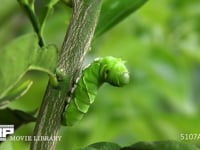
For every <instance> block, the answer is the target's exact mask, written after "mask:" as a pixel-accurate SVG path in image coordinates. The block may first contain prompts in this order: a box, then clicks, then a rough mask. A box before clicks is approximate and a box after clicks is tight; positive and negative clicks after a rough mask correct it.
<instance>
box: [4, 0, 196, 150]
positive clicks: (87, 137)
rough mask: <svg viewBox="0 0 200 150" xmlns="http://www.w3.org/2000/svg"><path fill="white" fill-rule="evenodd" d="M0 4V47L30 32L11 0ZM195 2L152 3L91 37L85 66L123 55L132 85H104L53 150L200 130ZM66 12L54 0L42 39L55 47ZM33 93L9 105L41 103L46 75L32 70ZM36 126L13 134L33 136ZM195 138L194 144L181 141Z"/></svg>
mask: <svg viewBox="0 0 200 150" xmlns="http://www.w3.org/2000/svg"><path fill="white" fill-rule="evenodd" d="M2 3H3V4H2V5H0V44H1V45H5V44H6V43H8V42H10V41H11V40H12V39H14V38H15V37H17V36H19V35H22V34H25V33H28V32H31V31H32V27H31V24H30V22H29V21H28V19H27V17H26V16H25V15H24V13H23V12H22V10H21V9H20V7H19V5H18V4H17V2H16V1H13V0H7V1H2ZM199 6H200V1H199V0H193V1H188V0H182V1H180V0H162V1H160V0H153V1H149V2H147V3H146V4H145V5H144V6H143V7H141V8H140V9H139V10H138V11H137V12H136V13H134V14H132V15H130V16H129V17H128V18H126V19H125V20H124V21H122V22H121V23H119V24H118V25H117V26H115V27H114V28H113V29H111V30H109V31H108V32H107V33H105V34H104V35H102V36H101V37H99V38H97V39H96V40H95V41H93V44H92V50H91V51H90V52H89V54H88V55H87V58H86V64H87V63H89V62H91V61H92V60H93V59H94V58H96V57H99V56H107V55H112V56H116V57H121V58H123V59H124V60H126V61H127V62H126V65H127V67H128V68H129V70H130V75H131V81H130V84H129V85H127V86H125V87H123V88H115V87H112V86H109V85H107V84H105V85H104V86H103V87H102V88H101V89H100V90H99V93H98V95H97V97H96V101H95V103H94V104H93V105H92V106H91V107H90V110H89V113H88V114H87V115H86V116H85V117H84V118H83V120H81V121H80V122H79V123H78V124H77V125H75V126H74V127H62V128H61V130H60V135H61V136H62V140H61V141H60V142H58V144H57V150H66V149H69V150H73V149H76V148H80V147H83V146H86V145H88V144H91V143H94V142H99V141H111V142H116V143H118V144H120V145H122V146H126V145H131V144H133V143H135V142H138V141H153V140H168V139H173V140H180V133H199V134H200V128H199V127H200V118H199V114H200V110H199V107H200V92H199V89H200V78H199V76H200V51H199V50H200V22H199V20H200V9H199ZM70 15H71V10H70V9H69V8H66V6H64V5H63V4H62V3H60V4H58V5H57V7H56V10H55V11H54V14H52V15H51V16H50V17H49V19H48V21H47V23H46V28H45V39H46V42H47V43H54V44H56V45H57V46H58V47H59V48H60V47H61V45H62V42H63V38H64V36H65V32H66V27H67V25H68V24H69V20H70ZM26 78H31V79H32V80H33V81H34V84H33V86H32V87H31V89H30V91H29V92H28V93H27V94H26V95H25V96H24V97H23V98H21V99H19V100H17V101H15V102H12V103H11V104H10V105H9V107H11V108H18V109H22V110H25V111H32V110H34V109H36V108H38V106H39V105H40V103H41V101H42V97H43V95H44V91H45V87H46V85H47V81H48V76H47V75H45V74H43V73H38V72H29V73H28V74H27V75H26ZM33 127H34V123H31V124H27V125H24V126H22V127H21V128H19V129H18V130H17V131H16V132H15V134H14V135H15V136H17V135H24V136H28V135H32V131H33ZM186 142H194V143H198V142H199V141H197V140H195V141H186ZM28 147H29V143H28V142H23V141H18V142H10V141H7V142H4V143H3V144H1V145H0V149H6V150H12V149H14V150H18V149H20V150H25V149H28Z"/></svg>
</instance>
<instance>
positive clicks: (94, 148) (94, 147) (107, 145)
mask: <svg viewBox="0 0 200 150" xmlns="http://www.w3.org/2000/svg"><path fill="white" fill-rule="evenodd" d="M79 150H120V146H119V145H118V144H115V143H111V142H98V143H94V144H91V145H89V146H87V147H85V148H82V149H79Z"/></svg>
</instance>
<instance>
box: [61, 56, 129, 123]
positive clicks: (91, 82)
mask: <svg viewBox="0 0 200 150" xmlns="http://www.w3.org/2000/svg"><path fill="white" fill-rule="evenodd" d="M104 82H108V83H109V84H111V85H113V86H117V87H121V86H123V85H125V84H127V83H128V82H129V72H128V70H127V68H126V66H125V65H124V61H122V60H121V59H120V58H115V57H112V56H107V57H104V58H97V59H95V60H94V62H93V63H91V64H90V65H89V66H88V67H86V68H85V69H84V70H83V71H82V74H81V77H80V78H79V79H78V80H77V83H76V84H75V87H74V89H73V90H72V94H71V97H70V102H68V103H69V104H68V105H66V108H65V111H64V113H63V118H62V124H63V125H67V126H72V125H74V124H75V123H76V122H77V121H79V120H81V119H82V118H83V116H84V114H86V113H87V111H88V109H89V107H90V105H91V104H92V103H93V102H94V99H95V96H96V95H97V91H98V89H99V87H100V86H101V85H102V84H103V83H104Z"/></svg>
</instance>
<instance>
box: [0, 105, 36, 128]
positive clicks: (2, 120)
mask: <svg viewBox="0 0 200 150" xmlns="http://www.w3.org/2000/svg"><path fill="white" fill-rule="evenodd" d="M35 120H36V118H35V117H34V116H33V114H32V113H27V112H24V111H21V110H12V109H10V108H6V109H0V124H14V125H15V129H16V128H18V127H20V126H21V125H23V124H25V123H29V122H33V121H35Z"/></svg>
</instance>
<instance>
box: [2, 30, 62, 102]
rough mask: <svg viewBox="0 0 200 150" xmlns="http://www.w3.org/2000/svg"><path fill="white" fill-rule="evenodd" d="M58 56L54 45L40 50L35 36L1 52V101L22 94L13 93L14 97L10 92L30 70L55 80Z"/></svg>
mask: <svg viewBox="0 0 200 150" xmlns="http://www.w3.org/2000/svg"><path fill="white" fill-rule="evenodd" d="M57 56H58V53H57V48H56V47H55V46H53V45H49V46H47V47H44V48H40V47H39V46H38V39H37V36H36V35H35V34H29V35H26V36H22V37H20V38H18V39H16V40H15V41H13V42H12V43H10V44H9V45H7V46H6V47H5V48H3V49H2V50H0V60H1V64H0V76H1V79H0V85H1V86H0V100H5V98H6V97H9V98H11V97H13V98H14V97H15V96H14V95H16V96H17V93H18V94H20V91H18V92H17V91H15V92H16V93H15V92H14V91H13V92H14V93H15V94H14V95H13V94H12V92H10V90H11V89H13V87H14V86H15V85H16V84H17V83H18V82H19V80H20V79H21V78H22V77H23V76H24V74H25V73H26V72H27V71H28V70H38V71H42V72H45V73H48V74H49V75H50V77H51V78H55V75H54V71H55V68H56V64H57ZM16 90H17V89H16ZM9 92H10V93H11V95H9ZM21 92H22V91H21Z"/></svg>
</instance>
